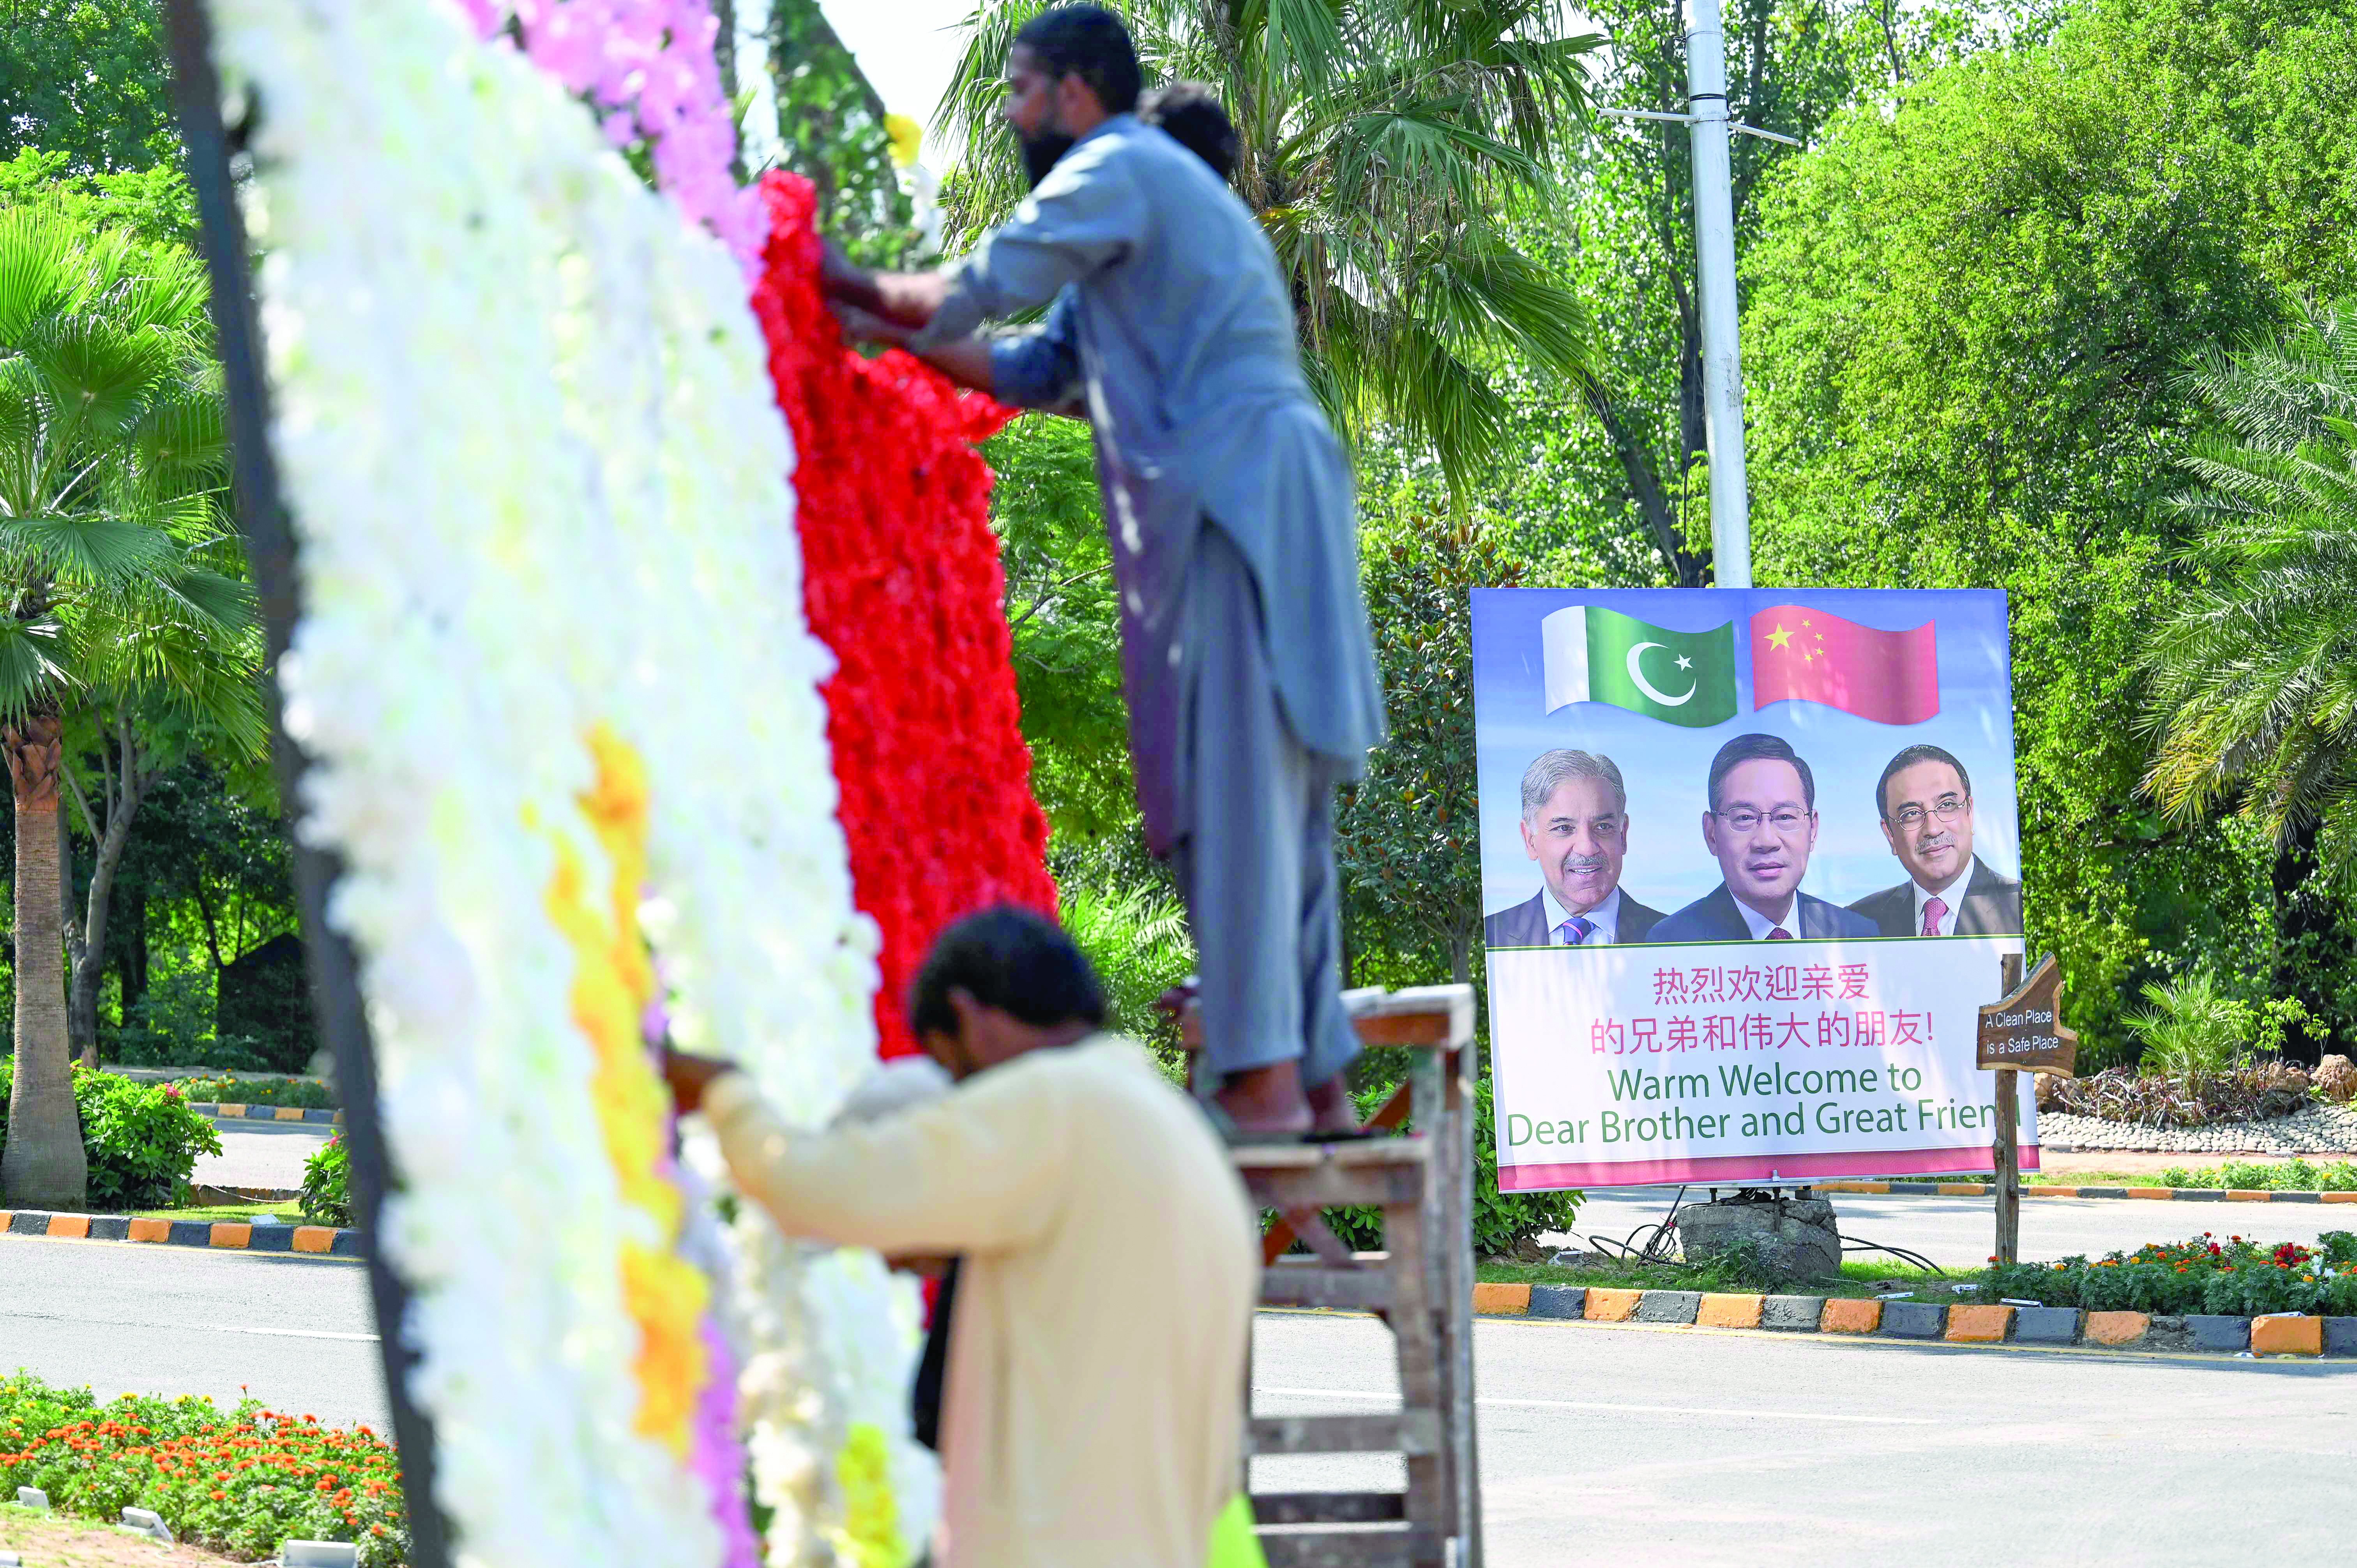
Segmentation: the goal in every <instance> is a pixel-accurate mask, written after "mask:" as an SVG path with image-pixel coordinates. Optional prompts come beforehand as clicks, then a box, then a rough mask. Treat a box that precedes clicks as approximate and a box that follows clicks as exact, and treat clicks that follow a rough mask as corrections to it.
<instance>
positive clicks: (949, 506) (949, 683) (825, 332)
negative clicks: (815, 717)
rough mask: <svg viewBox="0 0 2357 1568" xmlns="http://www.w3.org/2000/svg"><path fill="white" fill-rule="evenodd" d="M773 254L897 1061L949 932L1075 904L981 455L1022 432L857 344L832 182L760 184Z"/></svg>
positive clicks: (814, 599)
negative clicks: (1067, 890)
mask: <svg viewBox="0 0 2357 1568" xmlns="http://www.w3.org/2000/svg"><path fill="white" fill-rule="evenodd" d="M759 190H760V195H761V200H762V203H763V205H764V206H765V207H767V209H769V214H770V239H769V244H768V248H767V251H766V252H765V254H764V256H763V258H762V259H763V267H762V273H761V276H760V279H759V282H758V283H757V284H756V285H755V286H754V291H753V311H754V314H755V315H756V316H758V317H759V318H760V322H761V330H762V332H763V333H764V334H765V335H766V336H767V338H768V339H769V346H770V379H771V380H772V381H774V382H775V384H776V387H777V393H778V407H779V408H780V410H781V411H783V413H785V416H786V423H787V424H788V425H789V426H791V429H792V431H793V437H794V499H795V520H796V522H797V525H798V530H799V532H800V533H801V536H802V596H803V600H804V608H805V612H806V613H807V615H808V616H809V619H810V628H811V631H812V632H813V634H814V635H815V636H816V637H817V638H818V639H819V640H820V641H822V642H823V643H825V644H826V645H827V647H829V648H830V649H832V650H834V657H835V660H836V662H837V666H838V667H837V669H836V671H835V674H834V679H833V680H831V681H829V682H827V684H826V687H825V697H826V704H827V738H828V741H829V742H830V743H831V745H832V746H833V747H834V777H835V782H836V784H837V786H838V787H839V789H841V791H842V800H841V803H840V805H839V807H838V814H839V815H840V816H841V818H842V822H843V830H844V835H845V838H847V839H848V840H849V841H850V846H851V879H852V889H853V896H854V897H856V900H857V901H858V904H859V907H860V908H861V909H863V910H865V911H866V913H867V914H868V915H869V916H870V917H872V918H874V919H875V921H876V923H877V925H878V926H879V927H881V928H882V929H883V933H884V951H883V966H882V967H883V985H882V987H881V989H880V990H879V991H878V993H877V998H876V1026H877V1036H878V1038H879V1040H880V1042H881V1051H882V1054H883V1055H885V1056H887V1057H893V1056H900V1055H904V1054H906V1053H907V1052H909V1051H911V1050H914V1049H915V1048H916V1042H915V1041H914V1040H913V1039H911V1038H910V1036H909V1028H908V1023H907V1018H906V1015H905V1012H904V1004H905V1001H906V999H907V996H908V988H909V982H910V981H911V980H912V979H913V978H914V977H915V974H916V972H917V966H918V965H919V964H920V963H921V962H922V961H924V956H925V950H926V949H927V948H928V947H930V946H931V943H932V940H933V939H934V937H935V936H937V935H939V934H940V932H941V930H942V928H943V927H944V926H946V925H948V924H949V923H950V922H951V921H952V920H954V919H956V918H958V917H960V916H962V915H966V914H970V913H972V912H973V911H974V910H976V909H980V908H986V907H988V906H990V905H993V904H1004V903H1014V904H1024V905H1028V906H1030V907H1031V908H1036V909H1039V910H1041V911H1043V912H1045V913H1049V914H1053V913H1054V912H1055V908H1056V885H1055V882H1054V880H1053V879H1052V878H1050V877H1049V875H1048V867H1047V862H1046V858H1045V855H1046V849H1047V843H1048V821H1047V818H1046V817H1045V816H1043V815H1042V814H1041V812H1040V811H1039V802H1038V801H1036V800H1033V799H1032V796H1031V788H1030V778H1031V753H1030V751H1029V749H1028V747H1026V746H1024V744H1023V736H1022V732H1021V730H1020V729H1019V727H1018V726H1017V716H1018V710H1017V703H1016V697H1015V666H1014V662H1013V643H1012V641H1011V639H1009V637H1008V635H1007V630H1006V609H1005V600H1006V584H1005V579H1004V577H1003V576H1002V575H1001V574H1000V571H999V565H998V540H997V537H996V535H995V534H993V533H992V532H991V531H990V482H991V473H990V467H989V466H988V465H987V464H985V462H983V460H982V458H981V457H980V456H977V455H976V454H975V452H974V446H973V444H974V442H977V441H980V440H982V439H983V438H985V436H988V435H992V434H994V433H995V432H996V431H997V430H998V429H999V428H1000V427H1001V426H1003V425H1005V424H1006V422H1007V421H1008V420H1010V419H1012V418H1013V417H1014V416H1015V411H1014V410H1012V409H1007V408H1002V407H1000V406H999V405H998V404H997V403H993V402H992V401H991V400H990V399H988V398H986V397H981V396H977V395H974V394H970V393H965V392H960V391H959V390H958V389H957V388H956V387H955V386H953V385H952V383H951V382H950V381H948V380H947V379H946V378H944V377H942V375H940V374H939V373H938V372H936V371H932V370H931V369H930V368H929V367H927V366H925V365H924V364H922V363H920V361H918V360H915V359H912V358H911V357H909V355H907V354H904V353H901V352H899V351H898V350H897V349H896V350H894V351H892V352H890V353H888V354H886V355H884V356H883V357H882V358H880V359H876V360H868V359H866V358H864V357H862V356H861V355H859V354H857V353H855V352H853V351H852V350H850V349H847V348H845V346H844V343H843V338H842V334H841V332H840V331H839V330H838V329H837V328H836V326H835V322H834V317H832V316H830V315H828V314H827V311H826V306H825V305H824V304H823V301H822V300H821V298H820V295H819V288H818V274H819V240H818V235H817V233H816V231H815V230H814V229H813V210H814V207H815V201H814V199H813V193H812V189H811V186H810V182H809V181H807V180H804V179H802V178H800V177H796V176H793V175H789V174H782V173H771V174H770V175H768V176H765V177H763V178H762V180H761V183H760V187H759Z"/></svg>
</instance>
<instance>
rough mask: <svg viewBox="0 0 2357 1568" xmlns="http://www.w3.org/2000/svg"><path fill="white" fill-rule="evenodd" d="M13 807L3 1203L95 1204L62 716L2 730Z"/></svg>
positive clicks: (0, 1162) (0, 1155)
mask: <svg viewBox="0 0 2357 1568" xmlns="http://www.w3.org/2000/svg"><path fill="white" fill-rule="evenodd" d="M0 746H5V749H6V751H7V756H8V780H9V783H10V785H11V786H12V787H13V789H14V793H15V798H16V1081H15V1082H14V1084H13V1085H11V1087H10V1089H9V1093H8V1145H7V1148H6V1150H5V1152H0V1196H5V1198H6V1200H7V1202H8V1203H9V1204H11V1205H12V1206H15V1207H18V1208H64V1209H80V1208H84V1207H85V1206H86V1205H87V1204H88V1202H89V1192H90V1171H89V1167H88V1165H86V1164H85V1163H84V1161H83V1159H82V1152H81V1116H80V1115H79V1114H78V1113H77V1112H76V1111H75V1110H74V1097H73V1074H72V1069H71V1068H70V1065H69V1063H70V1058H69V1057H68V1055H67V1049H66V1044H67V1041H66V994H65V991H66V988H65V965H64V963H63V961H62V960H63V958H64V942H65V936H64V929H63V928H64V924H65V898H64V895H63V892H62V890H61V889H60V888H59V886H58V871H59V865H58V861H59V855H58V768H59V761H60V759H61V758H60V749H59V744H58V715H57V714H54V713H44V714H33V715H32V716H30V717H29V718H27V719H26V720H25V721H24V723H22V724H20V725H9V726H8V727H7V728H5V730H0Z"/></svg>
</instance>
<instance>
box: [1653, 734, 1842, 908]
mask: <svg viewBox="0 0 2357 1568" xmlns="http://www.w3.org/2000/svg"><path fill="white" fill-rule="evenodd" d="M1702 840H1703V843H1705V844H1706V846H1708V848H1709V850H1710V853H1711V854H1713V855H1715V856H1717V860H1718V870H1719V875H1720V876H1721V877H1723V878H1724V879H1725V880H1723V881H1721V882H1720V883H1719V885H1718V886H1717V888H1716V889H1714V890H1713V891H1711V892H1709V893H1707V894H1705V895H1704V896H1703V897H1700V898H1697V899H1695V901H1694V902H1693V903H1691V904H1689V905H1687V906H1686V907H1685V908H1683V909H1680V910H1679V911H1678V912H1677V913H1676V914H1674V915H1672V916H1669V917H1668V918H1665V919H1663V921H1662V923H1661V924H1659V925H1657V926H1655V927H1654V928H1653V929H1652V934H1651V936H1650V937H1649V938H1648V939H1647V940H1651V941H1654V942H1740V941H1770V942H1773V941H1792V940H1798V939H1801V938H1804V937H1807V938H1820V937H1870V936H1872V935H1874V934H1875V932H1874V922H1873V921H1871V920H1869V919H1867V918H1866V917H1865V916H1863V915H1856V914H1852V913H1851V912H1850V911H1849V910H1847V909H1845V908H1842V907H1841V906H1840V905H1838V904H1828V903H1826V902H1825V901H1824V899H1822V898H1813V897H1810V896H1809V895H1808V894H1806V893H1803V892H1802V891H1801V878H1802V877H1803V875H1806V873H1807V872H1808V869H1809V852H1810V851H1811V850H1813V849H1814V848H1815V847H1816V843H1817V781H1816V779H1815V778H1814V776H1813V775H1812V774H1811V773H1810V772H1809V765H1808V764H1807V763H1805V762H1803V761H1802V760H1801V758H1800V756H1799V754H1798V753H1796V752H1794V751H1793V749H1792V745H1791V743H1789V742H1787V741H1785V740H1783V739H1782V738H1781V737H1780V736H1772V735H1739V736H1736V737H1735V738H1734V739H1733V740H1730V741H1728V742H1727V744H1726V745H1725V746H1720V747H1719V748H1718V755H1717V757H1712V758H1711V762H1710V810H1708V811H1705V812H1704V813H1703V814H1702Z"/></svg>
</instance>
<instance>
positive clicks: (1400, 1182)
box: [1244, 1165, 1424, 1209]
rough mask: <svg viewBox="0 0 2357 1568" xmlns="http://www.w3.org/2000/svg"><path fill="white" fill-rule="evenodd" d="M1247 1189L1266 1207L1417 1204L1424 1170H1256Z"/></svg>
mask: <svg viewBox="0 0 2357 1568" xmlns="http://www.w3.org/2000/svg"><path fill="white" fill-rule="evenodd" d="M1244 1190H1245V1191H1246V1192H1248V1193H1250V1194H1252V1198H1253V1201H1254V1203H1256V1204H1258V1205H1260V1207H1262V1208H1338V1207H1340V1206H1342V1205H1346V1204H1372V1205H1375V1206H1376V1207H1378V1208H1385V1209H1388V1208H1394V1207H1395V1206H1397V1205H1399V1204H1404V1203H1405V1204H1412V1203H1415V1201H1416V1200H1417V1199H1418V1198H1419V1197H1421V1196H1422V1195H1423V1192H1424V1172H1423V1171H1422V1170H1420V1169H1416V1168H1414V1167H1408V1168H1402V1167H1399V1166H1396V1165H1395V1166H1392V1167H1390V1168H1388V1169H1385V1168H1383V1167H1382V1166H1376V1167H1373V1168H1362V1169H1359V1170H1351V1169H1349V1168H1347V1167H1341V1166H1335V1165H1326V1166H1322V1167H1318V1168H1313V1169H1310V1170H1292V1171H1287V1170H1274V1171H1255V1172H1253V1173H1251V1174H1249V1175H1247V1176H1245V1177H1244Z"/></svg>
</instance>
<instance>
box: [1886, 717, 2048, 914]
mask: <svg viewBox="0 0 2357 1568" xmlns="http://www.w3.org/2000/svg"><path fill="white" fill-rule="evenodd" d="M1874 804H1875V809H1876V811H1878V812H1879V813H1880V815H1881V817H1882V836H1883V837H1884V838H1885V839H1886V840H1888V841H1889V844H1890V853H1891V854H1895V855H1897V856H1898V857H1899V864H1900V865H1903V866H1905V867H1906V868H1907V880H1906V881H1904V882H1902V883H1900V885H1899V886H1896V887H1886V888H1884V889H1883V890H1882V891H1881V892H1879V893H1874V894H1869V895H1867V897H1864V898H1861V899H1859V900H1858V901H1857V903H1855V904H1852V905H1851V906H1850V908H1852V909H1854V910H1856V911H1857V913H1858V914H1861V915H1864V916H1865V917H1866V918H1867V919H1869V920H1872V921H1873V922H1874V927H1875V929H1876V930H1877V931H1878V932H1879V933H1880V934H1881V935H1883V936H1886V937H1960V936H1961V937H1993V936H2018V935H2020V933H2021V884H2020V883H2018V882H2009V881H2007V879H2006V878H2004V877H2002V876H1999V875H1997V874H1996V872H1994V871H1991V870H1990V869H1989V868H1988V865H1986V863H1985V862H1984V861H1983V860H1982V859H1981V857H1980V856H1978V855H1976V854H1974V853H1973V781H1972V779H1971V778H1970V777H1969V776H1968V775H1966V773H1965V772H1964V764H1963V763H1961V762H1959V761H1957V760H1956V759H1955V757H1953V756H1951V755H1950V754H1949V753H1947V752H1945V751H1943V750H1942V749H1940V747H1938V746H1909V747H1908V748H1907V749H1906V750H1904V751H1902V752H1900V754H1899V755H1898V756H1896V757H1892V758H1891V759H1890V761H1889V765H1888V766H1887V767H1885V768H1883V770H1882V779H1881V781H1880V782H1879V783H1878V784H1876V785H1875V787H1874Z"/></svg>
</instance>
